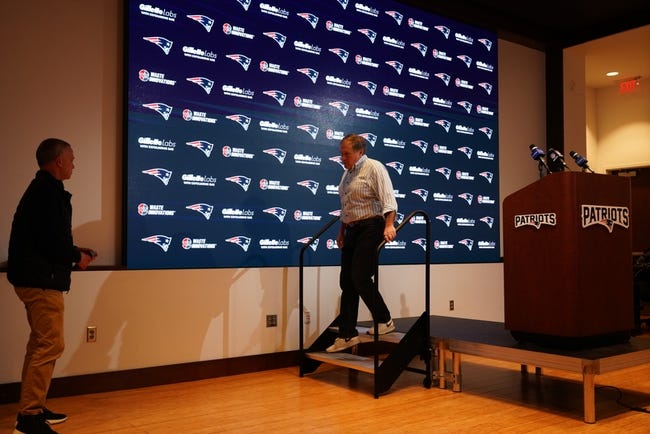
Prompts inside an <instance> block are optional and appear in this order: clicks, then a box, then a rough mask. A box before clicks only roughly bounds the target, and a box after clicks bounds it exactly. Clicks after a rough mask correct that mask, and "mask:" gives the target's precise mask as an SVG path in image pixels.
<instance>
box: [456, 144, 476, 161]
mask: <svg viewBox="0 0 650 434" xmlns="http://www.w3.org/2000/svg"><path fill="white" fill-rule="evenodd" d="M458 150H459V151H460V152H462V153H463V154H465V156H466V157H467V159H468V160H471V159H472V153H473V152H474V150H473V149H472V148H470V147H469V146H461V147H460V148H458Z"/></svg>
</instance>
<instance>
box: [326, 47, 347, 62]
mask: <svg viewBox="0 0 650 434" xmlns="http://www.w3.org/2000/svg"><path fill="white" fill-rule="evenodd" d="M329 52H330V53H334V54H336V55H337V56H339V58H340V59H341V60H342V61H343V63H347V61H348V57H349V56H350V53H349V52H348V51H345V50H344V49H343V48H330V49H329Z"/></svg>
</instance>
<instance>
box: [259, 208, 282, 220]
mask: <svg viewBox="0 0 650 434" xmlns="http://www.w3.org/2000/svg"><path fill="white" fill-rule="evenodd" d="M264 212H265V213H267V214H271V215H274V216H276V217H277V219H278V220H280V222H283V221H284V217H285V216H286V215H287V210H286V209H284V208H280V207H279V206H273V207H271V208H266V209H265V210H264Z"/></svg>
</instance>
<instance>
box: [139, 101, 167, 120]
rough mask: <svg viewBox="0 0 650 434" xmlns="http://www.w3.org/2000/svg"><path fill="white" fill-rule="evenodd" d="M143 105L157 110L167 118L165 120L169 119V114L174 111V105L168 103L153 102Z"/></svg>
mask: <svg viewBox="0 0 650 434" xmlns="http://www.w3.org/2000/svg"><path fill="white" fill-rule="evenodd" d="M142 106H143V107H146V108H148V109H151V110H155V111H157V112H158V114H159V115H160V116H162V117H163V118H165V120H168V119H169V115H170V114H171V113H172V106H169V105H167V104H163V103H161V102H152V103H150V104H142Z"/></svg>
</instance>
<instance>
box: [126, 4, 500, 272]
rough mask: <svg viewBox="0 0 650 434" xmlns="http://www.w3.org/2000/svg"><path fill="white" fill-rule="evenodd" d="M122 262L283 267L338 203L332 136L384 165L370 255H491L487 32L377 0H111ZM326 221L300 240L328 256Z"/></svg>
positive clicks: (491, 62)
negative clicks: (119, 20)
mask: <svg viewBox="0 0 650 434" xmlns="http://www.w3.org/2000/svg"><path fill="white" fill-rule="evenodd" d="M127 8H128V10H127V12H126V14H127V23H128V25H127V30H128V38H127V45H128V46H127V50H126V53H127V54H126V55H127V61H126V74H127V79H126V80H125V83H126V86H127V89H126V91H127V96H128V97H127V99H126V103H127V105H128V106H127V107H126V110H125V113H126V114H127V121H126V128H125V130H126V135H127V152H126V155H127V158H126V174H127V177H128V180H127V194H126V230H125V238H126V243H125V245H126V262H127V267H128V268H132V269H157V268H206V267H227V268H233V267H265V266H295V265H297V264H298V261H299V253H300V250H301V249H302V248H303V246H304V243H305V242H306V241H307V240H309V239H310V237H311V236H312V235H314V234H315V233H316V232H318V231H319V230H320V229H321V228H322V227H323V226H324V225H325V224H326V223H327V222H329V221H330V220H331V219H333V218H335V216H338V215H339V212H340V203H339V196H338V188H337V187H338V183H339V181H340V179H341V176H342V174H343V170H344V169H343V166H342V164H341V160H340V157H339V142H340V140H341V138H343V136H344V135H346V134H347V133H351V132H355V133H358V134H361V135H363V137H365V138H366V140H367V142H368V146H367V153H368V154H369V156H370V157H371V158H375V159H378V160H379V161H381V162H382V163H384V164H385V166H386V168H387V170H388V173H389V175H390V177H391V179H392V182H393V185H394V189H395V194H396V197H397V203H398V206H399V212H398V218H397V220H398V222H401V221H403V219H404V218H405V216H408V215H409V214H410V213H411V212H412V211H415V210H423V211H426V212H427V213H428V215H429V216H430V218H431V245H428V246H427V245H426V241H425V235H426V232H425V228H426V225H425V220H424V219H423V218H422V217H421V216H419V215H418V216H416V217H415V218H414V219H412V220H411V221H410V222H409V223H410V224H408V225H406V226H405V227H404V229H403V230H402V231H400V232H399V234H398V237H397V239H396V240H395V241H393V242H391V243H388V244H387V245H386V247H385V249H384V250H383V251H382V253H381V256H380V260H381V263H383V264H409V263H422V262H423V258H424V253H423V252H424V249H429V251H430V254H431V261H432V262H433V263H467V262H496V261H498V260H499V251H500V249H499V245H498V244H499V200H498V191H499V190H498V184H499V183H498V131H497V125H498V122H497V115H498V109H497V101H498V99H497V95H498V88H497V45H496V35H495V34H494V33H491V32H489V31H486V30H482V29H479V28H475V27H472V26H468V25H465V24H463V23H459V22H455V21H452V20H449V19H446V18H444V17H441V16H435V15H432V14H429V13H426V12H423V11H421V10H418V9H414V8H411V7H409V6H406V5H404V4H401V3H398V2H393V1H379V0H377V1H375V0H367V1H363V2H352V1H348V0H319V1H306V0H297V1H291V0H269V1H253V0H222V1H219V2H213V1H208V0H193V1H191V0H151V1H128V2H127ZM337 231H338V224H336V225H334V226H333V227H332V228H331V229H330V230H328V231H327V232H325V233H324V234H323V236H322V237H321V238H320V239H319V240H317V242H315V243H314V244H313V245H312V246H310V247H309V248H307V249H306V256H305V261H306V264H307V265H336V264H338V263H339V257H340V252H339V251H338V249H337V247H336V243H335V238H336V234H337Z"/></svg>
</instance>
